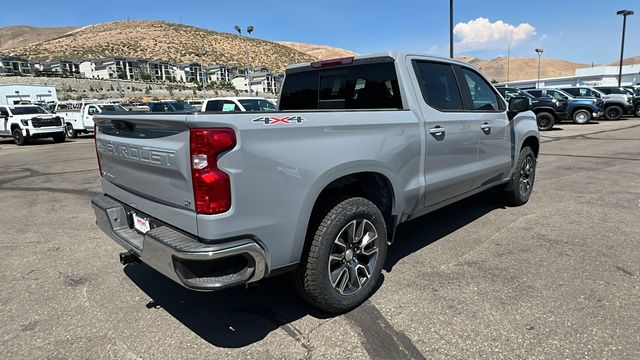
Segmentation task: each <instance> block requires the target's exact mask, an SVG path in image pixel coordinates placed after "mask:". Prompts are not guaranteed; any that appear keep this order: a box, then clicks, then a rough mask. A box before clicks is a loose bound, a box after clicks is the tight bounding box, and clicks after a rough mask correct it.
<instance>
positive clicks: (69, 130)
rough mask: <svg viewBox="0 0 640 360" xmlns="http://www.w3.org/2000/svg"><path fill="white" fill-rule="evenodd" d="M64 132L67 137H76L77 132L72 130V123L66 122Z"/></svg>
mask: <svg viewBox="0 0 640 360" xmlns="http://www.w3.org/2000/svg"><path fill="white" fill-rule="evenodd" d="M64 131H65V134H66V136H67V137H68V138H69V139H75V138H77V137H78V132H77V131H75V130H73V125H71V124H67V126H66V127H65V128H64Z"/></svg>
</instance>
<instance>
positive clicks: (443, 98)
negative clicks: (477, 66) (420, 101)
mask: <svg viewBox="0 0 640 360" xmlns="http://www.w3.org/2000/svg"><path fill="white" fill-rule="evenodd" d="M414 69H415V71H416V75H417V77H418V82H419V84H420V89H421V90H422V96H423V97H424V101H425V102H426V103H427V104H429V106H431V107H433V108H435V109H438V110H442V111H461V110H464V108H463V106H462V96H461V95H460V89H459V88H458V83H457V81H456V76H455V74H454V72H453V67H452V66H451V65H450V64H445V63H435V62H428V61H415V62H414Z"/></svg>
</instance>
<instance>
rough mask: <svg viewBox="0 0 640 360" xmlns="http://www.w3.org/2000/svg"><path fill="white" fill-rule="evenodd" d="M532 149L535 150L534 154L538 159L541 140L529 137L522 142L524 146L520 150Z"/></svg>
mask: <svg viewBox="0 0 640 360" xmlns="http://www.w3.org/2000/svg"><path fill="white" fill-rule="evenodd" d="M527 146H528V147H530V148H531V150H533V154H534V155H535V156H536V159H537V158H538V154H539V153H540V140H539V139H538V138H537V137H535V136H528V137H526V138H525V139H524V141H522V145H521V146H520V150H521V151H522V149H524V148H525V147H527Z"/></svg>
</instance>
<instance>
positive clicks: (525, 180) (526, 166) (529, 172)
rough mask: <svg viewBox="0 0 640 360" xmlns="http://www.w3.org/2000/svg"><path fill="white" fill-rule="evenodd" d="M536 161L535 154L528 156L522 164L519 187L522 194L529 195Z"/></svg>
mask: <svg viewBox="0 0 640 360" xmlns="http://www.w3.org/2000/svg"><path fill="white" fill-rule="evenodd" d="M534 167H535V162H534V159H533V156H530V155H529V156H527V157H526V158H524V161H522V165H521V166H520V182H519V184H518V187H519V189H520V194H521V195H522V196H527V195H528V194H529V192H530V191H531V188H532V187H533V171H534Z"/></svg>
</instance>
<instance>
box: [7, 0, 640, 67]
mask: <svg viewBox="0 0 640 360" xmlns="http://www.w3.org/2000/svg"><path fill="white" fill-rule="evenodd" d="M92 3H95V4H96V6H95V10H92V6H91V4H92ZM454 3H455V5H454V6H455V23H464V25H460V26H458V28H457V29H456V41H457V42H458V43H459V44H458V46H457V49H458V50H457V51H456V55H470V56H477V57H481V58H485V59H490V58H493V57H496V56H500V55H506V53H507V44H508V43H509V40H511V43H512V50H511V54H512V56H522V57H530V56H535V53H534V52H533V49H534V48H536V47H542V48H544V50H545V53H544V56H545V57H552V58H558V59H566V60H571V61H577V62H583V63H591V62H595V63H609V62H612V61H614V60H616V59H617V58H618V57H619V54H620V36H621V29H622V18H621V17H619V16H616V15H615V13H616V11H617V10H620V9H630V10H635V12H636V15H634V16H631V17H628V21H627V41H626V46H625V57H628V56H638V55H640V1H638V0H608V1H602V0H598V1H593V0H556V1H553V0H537V1H518V0H511V1H504V0H454ZM79 4H81V5H79ZM7 5H9V4H6V5H5V6H3V7H2V11H1V12H0V26H3V25H18V24H20V25H32V26H70V25H88V24H93V23H96V22H106V21H112V20H123V19H127V18H129V19H160V20H166V21H171V22H183V23H185V24H189V25H194V26H198V27H203V28H207V29H212V30H217V31H227V32H233V26H234V25H235V24H240V25H242V26H243V27H244V26H246V25H249V24H251V25H253V26H254V27H255V32H254V35H255V36H256V37H258V38H262V39H266V40H288V41H299V42H307V43H315V44H327V45H332V46H337V47H343V48H347V49H350V50H353V51H356V52H358V53H369V52H375V51H383V50H389V49H397V50H417V51H423V52H429V53H432V54H435V55H443V56H446V55H447V54H448V19H449V17H448V14H449V2H448V1H446V0H437V1H435V0H431V1H424V0H423V1H405V0H394V1H388V0H387V1H381V0H368V1H364V0H362V1H349V0H340V1H336V0H323V1H304V0H299V1H292V0H284V1H277V0H271V1H253V0H244V1H188V2H179V1H166V0H156V1H146V0H136V1H121V0H110V1H108V2H105V1H100V2H98V1H83V2H79V1H69V0H55V1H41V0H37V1H31V2H29V6H28V7H25V6H7ZM233 6H237V7H238V8H236V9H234V8H233ZM478 18H483V19H478Z"/></svg>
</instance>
